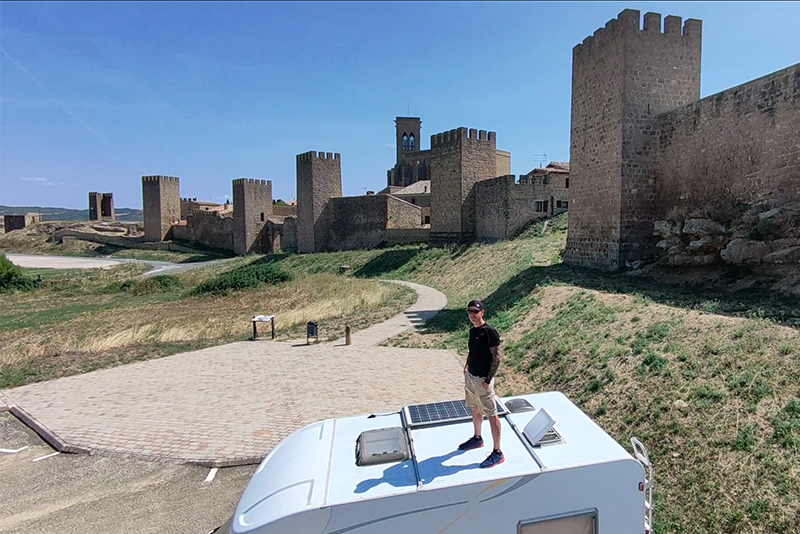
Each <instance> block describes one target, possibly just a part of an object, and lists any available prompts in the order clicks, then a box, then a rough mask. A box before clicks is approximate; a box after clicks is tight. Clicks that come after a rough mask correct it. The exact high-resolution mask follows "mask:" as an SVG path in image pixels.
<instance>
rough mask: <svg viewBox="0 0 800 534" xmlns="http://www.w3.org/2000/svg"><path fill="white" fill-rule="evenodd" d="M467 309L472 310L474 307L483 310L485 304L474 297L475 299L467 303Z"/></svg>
mask: <svg viewBox="0 0 800 534" xmlns="http://www.w3.org/2000/svg"><path fill="white" fill-rule="evenodd" d="M467 309H468V310H473V309H474V310H478V311H483V310H485V309H486V306H484V305H483V302H481V301H480V300H478V299H475V300H471V301H469V304H467Z"/></svg>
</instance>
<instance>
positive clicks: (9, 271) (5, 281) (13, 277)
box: [0, 253, 39, 291]
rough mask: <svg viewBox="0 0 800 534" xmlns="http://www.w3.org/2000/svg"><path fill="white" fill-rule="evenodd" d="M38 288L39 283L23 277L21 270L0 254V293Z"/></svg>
mask: <svg viewBox="0 0 800 534" xmlns="http://www.w3.org/2000/svg"><path fill="white" fill-rule="evenodd" d="M38 286H39V283H38V282H37V281H36V280H34V279H33V278H30V277H28V276H25V275H24V274H23V273H22V269H20V268H19V267H17V266H16V265H14V264H13V263H12V262H11V260H9V259H8V258H6V255H5V254H3V253H0V291H10V290H12V289H19V290H21V291H30V290H33V289H36V288H37V287H38Z"/></svg>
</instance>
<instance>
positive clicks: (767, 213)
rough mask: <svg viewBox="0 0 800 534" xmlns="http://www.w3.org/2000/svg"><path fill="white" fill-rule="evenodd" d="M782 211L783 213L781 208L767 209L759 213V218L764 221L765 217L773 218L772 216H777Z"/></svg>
mask: <svg viewBox="0 0 800 534" xmlns="http://www.w3.org/2000/svg"><path fill="white" fill-rule="evenodd" d="M780 213H781V210H780V208H774V209H771V210H769V211H765V212H763V213H759V214H758V218H759V219H761V220H762V221H763V220H764V219H771V218H772V217H775V216H776V215H780Z"/></svg>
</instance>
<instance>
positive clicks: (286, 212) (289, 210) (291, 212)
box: [272, 204, 297, 217]
mask: <svg viewBox="0 0 800 534" xmlns="http://www.w3.org/2000/svg"><path fill="white" fill-rule="evenodd" d="M272 214H273V215H280V216H281V217H297V206H277V205H275V204H273V205H272Z"/></svg>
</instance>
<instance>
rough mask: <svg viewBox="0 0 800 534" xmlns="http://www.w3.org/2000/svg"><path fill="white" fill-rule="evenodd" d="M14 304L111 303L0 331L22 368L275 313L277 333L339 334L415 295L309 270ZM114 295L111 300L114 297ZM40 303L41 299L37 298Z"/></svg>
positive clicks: (194, 334)
mask: <svg viewBox="0 0 800 534" xmlns="http://www.w3.org/2000/svg"><path fill="white" fill-rule="evenodd" d="M20 295H21V296H23V297H24V298H23V300H22V301H21V302H18V303H17V304H16V305H14V306H11V308H14V309H16V310H19V309H25V308H27V309H32V310H33V309H38V310H39V312H40V313H43V312H45V311H46V309H45V308H46V307H49V308H51V309H52V310H53V312H54V313H58V310H59V309H64V308H74V307H79V306H80V304H81V303H90V304H92V305H95V306H102V305H104V304H108V305H109V306H112V305H113V308H111V309H99V310H97V309H91V308H88V309H86V310H85V311H78V312H77V313H75V314H74V316H73V317H71V318H69V319H66V320H60V321H55V322H54V323H53V324H52V325H51V326H46V327H40V326H30V327H24V328H17V329H9V330H3V331H0V368H2V367H5V366H17V367H19V366H26V365H31V364H35V362H36V361H37V360H43V359H48V358H51V357H53V356H56V355H59V354H64V353H71V352H72V353H82V354H102V353H103V352H107V351H111V350H116V349H125V348H132V347H138V348H141V347H143V346H148V345H161V344H169V343H176V342H180V343H186V342H196V341H207V342H215V341H216V342H224V341H231V340H235V339H247V338H248V336H250V335H252V324H251V322H250V318H251V317H253V316H254V315H259V314H265V313H269V314H274V315H276V316H277V321H276V322H277V327H278V338H279V339H281V338H283V339H287V338H289V337H291V336H300V333H301V331H304V330H303V329H304V328H305V323H306V322H308V321H311V320H314V321H319V322H320V335H321V336H327V337H332V338H336V337H339V336H340V335H342V334H343V332H344V325H345V323H346V324H349V325H351V326H353V327H355V328H356V329H359V328H364V327H366V326H368V325H369V324H372V323H373V322H379V321H381V320H384V319H386V318H388V317H391V316H392V315H394V314H396V313H399V312H400V311H402V310H403V309H405V308H406V307H408V305H410V304H411V303H412V302H413V301H414V300H416V295H415V294H414V293H413V292H412V291H410V290H408V289H407V288H405V287H402V286H398V285H395V284H388V283H380V282H376V281H369V280H357V279H352V278H343V277H338V276H335V275H332V274H317V275H308V276H306V277H304V278H303V279H302V280H300V281H296V282H289V283H286V284H281V285H280V286H266V287H264V288H262V289H257V290H249V291H242V292H235V293H232V294H230V295H228V296H224V297H188V298H180V299H177V298H176V299H174V300H166V301H153V300H151V299H146V298H131V299H130V300H129V301H128V302H126V301H125V299H119V297H118V296H116V295H107V294H100V295H80V296H65V297H63V298H59V295H58V293H57V292H50V294H48V295H44V294H41V293H40V294H39V295H38V296H33V295H35V294H27V295H26V294H20ZM115 299H117V300H116V302H115ZM37 303H38V304H37Z"/></svg>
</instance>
